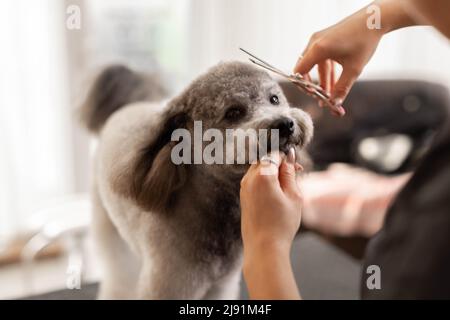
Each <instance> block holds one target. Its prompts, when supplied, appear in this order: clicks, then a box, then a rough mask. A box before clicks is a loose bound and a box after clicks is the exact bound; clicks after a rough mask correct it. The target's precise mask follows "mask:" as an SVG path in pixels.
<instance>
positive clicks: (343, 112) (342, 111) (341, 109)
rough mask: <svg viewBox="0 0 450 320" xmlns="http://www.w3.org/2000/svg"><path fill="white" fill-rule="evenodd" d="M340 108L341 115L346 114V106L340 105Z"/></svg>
mask: <svg viewBox="0 0 450 320" xmlns="http://www.w3.org/2000/svg"><path fill="white" fill-rule="evenodd" d="M338 110H339V113H340V115H341V116H345V109H344V107H342V106H340V107H338Z"/></svg>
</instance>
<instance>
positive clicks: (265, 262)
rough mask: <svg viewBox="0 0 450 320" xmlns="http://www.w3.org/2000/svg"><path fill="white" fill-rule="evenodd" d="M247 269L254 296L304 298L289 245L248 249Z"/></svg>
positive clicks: (253, 297) (245, 255)
mask: <svg viewBox="0 0 450 320" xmlns="http://www.w3.org/2000/svg"><path fill="white" fill-rule="evenodd" d="M243 272H244V278H245V282H246V284H247V289H248V292H249V296H250V299H257V300H258V299H276V300H296V299H300V293H299V290H298V288H297V284H296V281H295V277H294V274H293V272H292V268H291V261H290V257H289V248H285V247H279V246H276V245H275V246H271V245H260V246H255V247H252V248H245V249H244V270H243Z"/></svg>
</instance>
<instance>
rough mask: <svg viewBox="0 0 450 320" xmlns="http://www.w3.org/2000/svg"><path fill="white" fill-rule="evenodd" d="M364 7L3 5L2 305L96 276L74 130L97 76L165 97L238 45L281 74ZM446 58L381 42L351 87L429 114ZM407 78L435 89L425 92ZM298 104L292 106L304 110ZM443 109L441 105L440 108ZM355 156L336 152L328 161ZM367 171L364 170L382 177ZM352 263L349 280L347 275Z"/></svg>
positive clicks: (224, 1) (18, 0)
mask: <svg viewBox="0 0 450 320" xmlns="http://www.w3.org/2000/svg"><path fill="white" fill-rule="evenodd" d="M366 4H367V2H366V1H361V0H339V1H337V0H334V1H330V0H281V1H280V0H245V1H242V0H164V1H163V0H93V1H88V0H63V1H58V0H3V1H1V3H0V39H1V41H0V57H1V58H0V63H1V72H0V146H1V149H0V152H1V156H0V298H15V297H23V296H28V295H32V294H37V293H42V292H45V291H48V290H54V289H60V288H66V287H70V286H71V285H72V286H75V287H76V286H77V278H76V277H75V278H71V276H72V275H75V276H76V275H77V274H78V273H79V270H78V269H77V267H75V268H74V269H73V268H72V267H71V266H78V267H79V269H81V268H82V269H83V272H85V273H86V274H88V276H87V277H88V278H89V277H90V278H89V279H88V280H86V279H83V281H89V280H92V281H95V279H96V276H97V275H96V270H95V263H91V264H89V262H88V261H89V259H86V258H85V256H86V255H89V254H90V253H89V252H90V249H89V248H87V249H86V248H85V246H86V244H85V243H84V239H85V234H86V229H85V227H86V225H88V223H89V201H88V196H87V194H88V191H89V176H90V150H91V149H92V141H91V137H89V135H88V134H87V133H86V132H85V131H84V130H83V129H82V128H81V127H80V125H79V122H78V116H77V107H78V106H79V105H80V103H81V102H82V101H83V98H84V97H85V94H86V90H87V88H88V85H89V84H90V81H92V78H93V76H94V75H95V74H96V73H97V72H98V71H99V70H101V68H102V67H103V66H106V65H108V64H111V63H118V62H119V63H124V64H127V65H129V66H131V67H133V68H135V69H137V70H142V71H148V72H154V73H158V74H159V75H160V76H161V79H162V81H163V82H164V83H165V85H166V87H167V88H168V89H169V92H170V93H171V94H176V92H178V91H179V90H180V89H181V88H183V86H185V85H186V84H187V83H188V82H189V81H190V80H191V79H193V78H194V77H195V76H197V75H198V74H199V73H201V72H204V71H205V70H206V69H207V68H208V67H210V66H212V65H214V64H216V63H218V62H219V61H223V60H231V59H238V60H245V59H246V57H245V56H244V55H243V54H241V53H240V51H239V50H238V47H243V48H245V49H248V50H250V51H251V52H254V53H255V54H257V55H258V56H259V57H261V58H264V59H265V60H267V61H270V62H271V63H273V64H274V65H276V66H279V67H280V68H282V69H285V70H291V69H292V67H293V65H294V64H295V62H296V60H297V57H298V55H299V54H300V53H301V52H302V50H303V48H304V47H305V46H306V44H307V42H308V40H309V37H310V36H311V34H312V33H313V32H315V31H318V30H320V29H323V28H325V27H328V26H329V25H331V24H334V23H336V22H337V21H339V20H340V19H342V18H344V17H345V16H347V15H349V14H351V13H352V12H354V11H356V10H357V9H359V8H361V7H362V6H364V5H366ZM448 57H450V46H449V42H448V40H446V39H445V38H443V37H442V36H441V35H439V34H438V33H437V32H436V31H433V30H432V29H430V28H427V27H421V28H411V29H408V30H403V31H401V32H397V33H394V34H391V35H388V36H387V37H386V38H385V40H384V41H383V42H382V43H381V45H380V47H379V48H378V51H377V53H376V54H375V56H374V58H373V59H372V60H371V62H370V63H369V65H368V66H367V68H366V69H365V71H364V73H363V74H362V77H361V79H362V80H365V81H366V82H364V81H363V82H362V83H363V85H362V87H360V89H358V90H360V91H359V92H360V95H362V96H366V95H365V94H361V90H371V89H367V88H366V87H364V83H366V84H367V83H375V85H379V83H380V81H382V82H383V81H384V82H383V83H385V85H384V86H383V85H382V86H381V87H377V88H379V89H377V90H375V91H374V90H373V89H372V91H371V94H372V96H373V99H374V100H373V99H372V100H373V101H371V104H370V108H377V107H378V106H377V105H376V103H375V102H374V101H378V100H376V99H377V98H378V99H379V98H380V97H382V96H383V91H381V90H383V89H382V88H385V89H386V90H388V91H389V89H392V85H391V84H392V82H390V81H395V83H398V82H401V85H400V87H399V88H400V89H399V90H400V91H401V90H403V91H402V92H403V93H402V92H400V93H398V95H401V97H402V99H403V100H400V102H399V104H400V105H401V107H403V109H405V108H406V109H405V110H409V111H408V112H410V111H411V110H413V109H417V108H419V107H420V106H421V103H422V102H421V100H420V98H421V97H424V99H425V100H424V101H425V102H424V104H431V101H434V100H433V99H434V98H436V97H437V96H438V97H441V96H445V93H444V92H447V89H448V84H449V83H450V59H448ZM367 81H368V82H367ZM415 81H425V82H426V84H424V86H429V85H430V83H432V84H433V86H432V89H430V90H431V91H430V90H429V89H426V90H423V86H422V85H421V83H422V82H420V83H417V82H415ZM386 83H387V85H386ZM434 85H435V86H434ZM380 88H381V89H380ZM427 88H429V87H427ZM405 90H406V91H405ZM408 90H413V91H414V92H420V94H419V95H418V96H414V94H413V93H411V92H410V91H408ZM405 92H406V93H405ZM430 92H431V93H430ZM434 92H436V94H435V95H434V94H433V93H434ZM389 94H390V95H394V96H396V94H397V93H396V92H391V91H389ZM430 94H433V95H432V97H431V96H430ZM396 97H397V96H396ZM418 97H419V98H418ZM293 99H294V100H295V99H296V98H295V97H294V98H293ZM302 99H303V98H298V102H299V103H300V102H303V101H306V102H305V103H308V102H307V100H302ZM354 99H360V98H358V97H357V96H354ZM396 99H397V98H395V99H394V100H392V101H389V102H386V105H392V104H395V103H397V101H398V99H397V100H396ZM418 99H419V100H418ZM436 99H437V98H436ZM439 99H440V98H439ZM439 99H438V100H437V101H439V103H440V104H444V105H445V103H446V102H442V101H443V100H442V99H444V100H445V99H446V98H442V99H440V100H439ZM359 101H361V100H359ZM446 101H447V100H446ZM349 107H350V108H351V106H349ZM447 107H448V106H447ZM413 111H414V110H413ZM350 114H351V110H350ZM357 116H358V114H356V115H355V117H357ZM439 117H440V115H439V113H437V114H436V115H435V117H434V118H433V119H431V120H430V121H429V122H427V123H426V128H425V129H426V130H425V129H423V128H422V127H421V128H422V129H421V130H424V131H427V130H428V129H430V128H431V129H432V127H433V126H434V125H435V124H437V123H438V120H436V119H437V118H439ZM324 121H325V120H324ZM347 125H348V124H347ZM412 126H413V125H412ZM413 127H414V126H413ZM318 128H319V129H320V124H319V126H318ZM374 130H375V129H374ZM416 131H417V130H416ZM428 131H429V130H428ZM428 131H427V132H428ZM420 132H421V133H422V131H420ZM347 133H348V132H347ZM318 136H319V140H320V137H322V138H323V139H325V140H322V141H321V142H322V143H324V141H325V142H326V141H327V140H326V134H324V135H321V134H320V132H319V135H318ZM424 136H425V135H424ZM422 138H423V137H422V136H421V139H422ZM413 140H414V139H413ZM366 142H367V141H366ZM413 142H417V141H416V140H414V141H413ZM375 145H376V144H375ZM367 146H368V147H367ZM346 148H347V149H348V150H353V149H354V147H353V146H347V147H346ZM374 148H375V149H376V147H374V142H373V141H372V144H370V143H369V144H367V143H366V148H365V149H364V148H363V149H364V150H366V151H367V152H366V153H365V154H367V153H368V154H369V156H370V154H371V152H372V154H373V153H374V152H375V153H376V150H375V151H374ZM341 149H342V148H341ZM344 149H345V148H344ZM344 149H342V150H344ZM347 149H345V150H347ZM363 149H361V150H363ZM400 149H401V148H400ZM321 150H322V149H321V148H320V145H317V144H316V146H315V149H314V150H312V151H313V154H315V155H316V157H318V162H320V161H319V160H321V161H322V162H323V164H326V163H328V162H332V159H328V158H326V157H325V158H326V159H324V157H321V155H323V152H322V151H321ZM349 152H350V151H349ZM363 154H364V152H363ZM319 158H320V159H319ZM353 158H354V157H350V156H347V157H346V156H345V155H343V156H342V159H335V160H336V161H335V162H341V161H344V160H345V159H347V160H348V159H350V160H351V159H353ZM356 158H358V159H360V158H361V157H360V156H359V157H356ZM356 158H355V159H356ZM375 158H376V157H375ZM350 160H349V162H351V161H350ZM403 160H404V159H403ZM344 162H345V161H344ZM355 162H357V161H356V160H355ZM369 162H370V161H369ZM391 162H392V161H391ZM366 164H367V166H366V167H368V168H371V169H373V170H374V171H377V172H383V170H384V169H383V168H382V167H380V166H377V165H373V164H372V165H370V164H369V163H368V162H367V161H366ZM389 168H390V167H389ZM389 168H387V169H386V168H385V169H386V170H387V171H389V170H391V169H392V168H391V169H389ZM399 168H401V164H398V165H397V166H395V165H394V168H393V169H392V170H391V171H392V172H394V171H396V170H397V169H399ZM405 170H406V169H405ZM392 172H386V173H392ZM87 246H88V247H89V245H87ZM68 253H69V254H68ZM36 256H37V258H36ZM44 258H46V259H44ZM36 259H38V260H39V261H41V262H39V263H36V262H35V260H36ZM58 259H59V260H58ZM67 259H69V261H72V262H70V263H68V262H67V261H68V260H67ZM336 259H338V258H336ZM20 262H21V263H20ZM352 266H353V268H354V269H353V270H356V271H355V272H358V270H357V267H356V264H352ZM46 270H47V271H46ZM355 281H356V280H355ZM352 290H353V289H352ZM355 290H356V289H355ZM352 293H353V291H352Z"/></svg>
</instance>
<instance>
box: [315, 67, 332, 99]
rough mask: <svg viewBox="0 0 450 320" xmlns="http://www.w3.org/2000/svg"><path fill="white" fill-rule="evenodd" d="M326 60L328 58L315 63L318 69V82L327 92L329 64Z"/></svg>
mask: <svg viewBox="0 0 450 320" xmlns="http://www.w3.org/2000/svg"><path fill="white" fill-rule="evenodd" d="M328 62H329V60H325V61H321V62H319V63H318V65H317V67H318V71H319V83H320V86H321V87H322V88H323V89H324V90H325V91H326V92H329V72H330V68H329V67H330V65H329V63H328Z"/></svg>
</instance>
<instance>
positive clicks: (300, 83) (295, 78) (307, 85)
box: [239, 48, 333, 106]
mask: <svg viewBox="0 0 450 320" xmlns="http://www.w3.org/2000/svg"><path fill="white" fill-rule="evenodd" d="M239 50H241V51H242V52H244V53H246V54H247V55H249V56H250V57H251V58H249V60H250V61H251V62H252V63H254V64H256V65H257V66H260V67H261V68H264V69H266V70H269V71H271V72H274V73H276V74H278V75H280V76H282V77H284V78H286V79H288V80H289V81H290V82H291V83H293V84H294V85H295V86H296V87H297V88H298V89H299V90H301V91H302V92H304V93H306V94H307V95H309V96H312V97H314V98H316V99H318V100H321V101H323V102H325V103H326V104H328V105H329V106H333V103H332V102H331V100H330V96H329V94H328V93H327V92H326V91H325V90H324V89H323V88H322V87H321V86H319V85H317V84H315V83H313V82H311V81H308V80H306V79H304V78H303V77H302V76H301V75H299V74H293V75H289V74H287V73H285V72H283V71H281V70H280V69H278V68H276V67H274V66H273V65H271V64H270V63H268V62H266V61H264V60H262V59H260V58H258V57H257V56H255V55H254V54H252V53H250V52H248V51H247V50H245V49H243V48H239Z"/></svg>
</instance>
